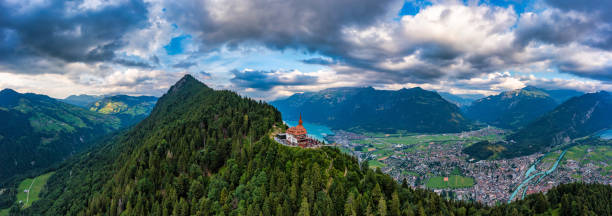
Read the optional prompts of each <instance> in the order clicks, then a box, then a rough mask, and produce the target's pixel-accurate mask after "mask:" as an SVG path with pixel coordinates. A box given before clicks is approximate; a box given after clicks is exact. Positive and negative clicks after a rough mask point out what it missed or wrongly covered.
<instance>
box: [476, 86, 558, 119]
mask: <svg viewBox="0 0 612 216" xmlns="http://www.w3.org/2000/svg"><path fill="white" fill-rule="evenodd" d="M556 106H557V102H556V101H555V99H553V98H552V97H550V95H549V94H548V93H547V92H546V91H545V90H542V89H538V88H535V87H530V86H529V87H525V88H523V89H517V90H514V91H508V92H502V93H501V94H498V95H493V96H489V97H486V98H482V99H479V100H476V101H474V102H472V105H471V106H469V107H468V108H467V109H466V112H465V116H466V117H468V118H470V119H474V120H478V121H481V122H485V123H488V124H491V125H494V126H497V127H502V128H508V129H516V128H519V127H522V126H524V125H526V124H528V123H529V122H531V121H533V120H535V119H537V118H538V117H540V116H542V115H543V114H545V113H547V112H548V111H551V110H552V109H554V108H555V107H556Z"/></svg>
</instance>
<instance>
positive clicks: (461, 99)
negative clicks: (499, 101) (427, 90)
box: [438, 92, 485, 108]
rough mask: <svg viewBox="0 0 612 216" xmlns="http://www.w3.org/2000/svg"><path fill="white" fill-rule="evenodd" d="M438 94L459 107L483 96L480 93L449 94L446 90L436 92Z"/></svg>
mask: <svg viewBox="0 0 612 216" xmlns="http://www.w3.org/2000/svg"><path fill="white" fill-rule="evenodd" d="M438 94H440V96H441V97H442V98H444V99H445V100H447V101H448V102H451V103H454V104H455V105H457V106H459V107H460V108H465V107H468V106H470V105H471V104H472V102H474V101H476V100H478V99H481V98H484V97H485V96H484V95H481V94H451V93H448V92H438Z"/></svg>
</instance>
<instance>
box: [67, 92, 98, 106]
mask: <svg viewBox="0 0 612 216" xmlns="http://www.w3.org/2000/svg"><path fill="white" fill-rule="evenodd" d="M102 98H104V95H87V94H80V95H70V96H68V97H66V98H64V99H59V100H60V101H63V102H65V103H69V104H72V105H76V106H80V107H87V106H89V105H90V104H91V103H93V102H96V101H97V100H100V99H102Z"/></svg>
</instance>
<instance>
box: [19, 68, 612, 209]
mask: <svg viewBox="0 0 612 216" xmlns="http://www.w3.org/2000/svg"><path fill="white" fill-rule="evenodd" d="M281 124H282V123H281V116H280V113H279V112H278V111H276V110H275V109H274V108H273V107H272V106H269V105H267V104H265V103H261V102H257V101H253V100H250V99H247V98H242V97H240V96H238V95H236V94H235V93H232V92H229V91H215V90H212V89H210V88H208V87H206V86H205V85H203V84H201V83H199V82H198V81H196V80H195V79H194V78H192V77H191V76H186V77H184V78H183V79H181V80H180V81H179V82H178V83H177V84H175V85H174V86H173V87H172V88H171V89H170V90H169V91H168V93H166V94H165V95H164V96H163V97H161V98H160V99H159V102H158V103H157V105H156V107H155V108H154V110H153V112H152V113H151V115H150V116H149V117H147V118H146V119H145V120H143V121H142V122H141V123H140V124H138V125H136V126H135V127H133V128H131V129H130V130H127V131H124V132H123V133H122V134H119V135H117V136H114V137H110V138H107V139H105V140H103V141H102V143H101V145H99V147H97V148H96V149H93V150H92V151H90V152H88V153H86V154H82V155H80V156H78V157H75V158H73V159H71V160H70V161H68V162H66V163H65V164H64V165H63V166H61V167H60V168H58V169H57V170H55V171H56V174H55V175H53V176H52V177H51V178H50V179H49V181H48V183H47V186H46V188H45V190H44V191H43V194H42V197H41V199H40V200H39V201H37V202H35V203H33V205H32V206H31V207H29V208H27V209H23V210H20V209H19V208H17V207H15V208H12V210H11V213H12V214H17V215H19V214H23V215H256V216H257V215H359V216H361V215H394V216H395V215H511V214H514V215H519V214H517V212H518V213H520V214H523V215H533V214H535V213H546V212H549V213H550V212H551V211H552V210H556V211H560V210H562V211H565V210H567V209H569V207H575V205H576V206H578V207H579V208H578V209H580V211H581V212H586V213H591V214H599V215H605V214H610V213H611V210H610V208H609V206H608V207H606V206H605V205H607V204H608V203H609V201H610V197H609V194H610V191H611V187H610V186H604V185H581V184H575V185H569V186H563V187H559V188H555V189H552V190H551V191H552V192H550V193H549V194H547V195H546V196H541V195H540V196H534V195H532V196H529V197H528V198H527V199H526V200H525V201H521V202H519V203H512V204H510V205H501V206H499V207H495V208H489V207H485V206H482V205H480V204H477V203H466V202H460V201H448V200H445V199H443V198H441V197H440V196H438V195H436V194H435V193H433V192H429V191H425V190H413V189H410V188H408V187H407V186H406V184H403V185H399V184H397V183H396V182H395V181H394V180H393V179H392V178H391V177H390V176H388V175H386V174H383V173H382V172H380V170H377V171H374V170H371V169H369V168H368V167H367V164H365V163H364V164H362V166H360V165H359V164H358V162H357V161H356V159H355V158H353V157H351V156H348V155H346V154H343V153H341V152H340V151H339V150H338V149H336V148H331V147H323V148H320V149H301V148H296V147H287V146H283V145H280V144H278V143H276V142H274V141H273V140H271V139H270V137H269V134H270V133H269V132H270V131H271V130H278V129H282V128H283V126H282V125H281ZM572 211H575V210H572Z"/></svg>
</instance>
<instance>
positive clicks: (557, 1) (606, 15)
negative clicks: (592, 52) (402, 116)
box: [546, 0, 612, 49]
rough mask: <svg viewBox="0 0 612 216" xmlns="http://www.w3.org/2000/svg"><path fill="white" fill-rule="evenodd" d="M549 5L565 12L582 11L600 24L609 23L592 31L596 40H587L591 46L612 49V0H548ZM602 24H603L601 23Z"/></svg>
mask: <svg viewBox="0 0 612 216" xmlns="http://www.w3.org/2000/svg"><path fill="white" fill-rule="evenodd" d="M546 2H547V3H548V4H549V5H551V6H553V7H556V8H558V9H560V10H562V11H563V12H566V13H567V12H572V11H575V12H580V13H583V14H586V15H588V16H590V17H591V18H592V19H593V21H596V22H598V23H599V24H605V25H608V26H607V27H603V28H600V29H596V30H595V31H591V32H590V33H591V34H592V35H594V36H595V37H596V38H595V40H589V41H586V43H588V44H589V45H591V46H595V47H599V48H602V49H612V29H611V28H610V27H609V26H610V25H612V13H610V8H612V1H610V0H589V1H573V0H547V1H546ZM599 26H601V25H599Z"/></svg>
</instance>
